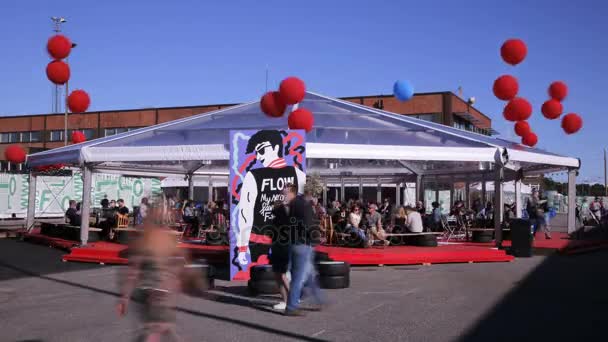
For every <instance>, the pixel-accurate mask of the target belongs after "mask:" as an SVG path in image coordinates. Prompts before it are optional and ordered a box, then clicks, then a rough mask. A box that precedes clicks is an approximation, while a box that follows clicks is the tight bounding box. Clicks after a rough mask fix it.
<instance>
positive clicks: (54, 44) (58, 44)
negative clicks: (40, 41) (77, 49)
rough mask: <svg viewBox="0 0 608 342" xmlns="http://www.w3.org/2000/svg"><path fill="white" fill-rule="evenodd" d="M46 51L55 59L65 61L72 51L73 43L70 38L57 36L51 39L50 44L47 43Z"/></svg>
mask: <svg viewBox="0 0 608 342" xmlns="http://www.w3.org/2000/svg"><path fill="white" fill-rule="evenodd" d="M46 50H47V51H48V52H49V55H51V57H53V59H64V58H66V57H67V56H69V55H70V51H72V42H71V41H70V39H69V38H68V37H66V36H64V35H61V34H57V35H54V36H52V37H51V38H49V41H48V43H46Z"/></svg>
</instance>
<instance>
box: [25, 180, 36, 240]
mask: <svg viewBox="0 0 608 342" xmlns="http://www.w3.org/2000/svg"><path fill="white" fill-rule="evenodd" d="M28 189H29V190H28V197H27V218H26V220H25V229H26V231H27V232H28V233H29V232H30V231H31V230H32V228H34V220H35V217H36V174H34V173H33V172H30V174H29V184H28Z"/></svg>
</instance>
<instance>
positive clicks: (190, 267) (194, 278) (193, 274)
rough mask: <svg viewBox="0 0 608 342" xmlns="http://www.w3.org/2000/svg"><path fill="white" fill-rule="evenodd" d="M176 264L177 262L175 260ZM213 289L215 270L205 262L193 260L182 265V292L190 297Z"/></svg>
mask: <svg viewBox="0 0 608 342" xmlns="http://www.w3.org/2000/svg"><path fill="white" fill-rule="evenodd" d="M176 262H179V261H178V260H176ZM214 287H215V268H214V267H213V266H212V265H208V264H207V262H206V261H205V260H194V261H192V262H191V263H189V264H184V269H183V272H182V290H183V292H184V293H186V294H188V295H191V296H199V295H201V294H202V293H203V292H204V291H207V290H210V289H213V288H214Z"/></svg>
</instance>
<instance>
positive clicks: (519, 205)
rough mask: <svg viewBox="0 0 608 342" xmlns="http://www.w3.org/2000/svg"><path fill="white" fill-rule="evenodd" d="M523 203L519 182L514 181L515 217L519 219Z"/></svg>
mask: <svg viewBox="0 0 608 342" xmlns="http://www.w3.org/2000/svg"><path fill="white" fill-rule="evenodd" d="M522 211H523V203H522V198H521V180H519V179H516V180H515V217H517V218H521V213H522Z"/></svg>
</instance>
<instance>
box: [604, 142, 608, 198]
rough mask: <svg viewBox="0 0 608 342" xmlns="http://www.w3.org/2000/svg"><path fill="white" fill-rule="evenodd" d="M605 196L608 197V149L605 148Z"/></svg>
mask: <svg viewBox="0 0 608 342" xmlns="http://www.w3.org/2000/svg"><path fill="white" fill-rule="evenodd" d="M604 194H605V195H606V196H608V149H606V148H605V147H604Z"/></svg>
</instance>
